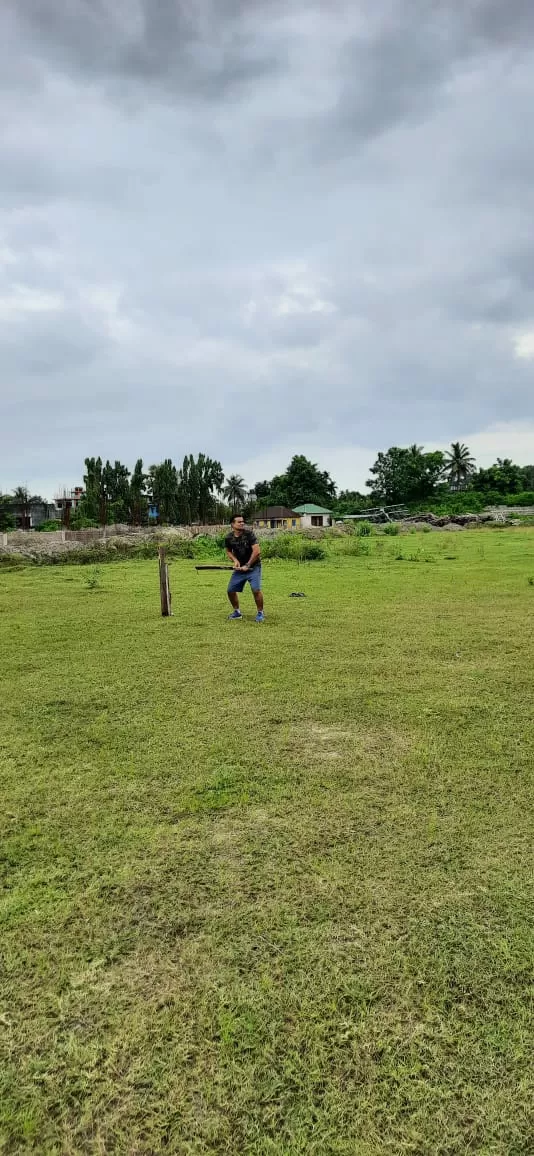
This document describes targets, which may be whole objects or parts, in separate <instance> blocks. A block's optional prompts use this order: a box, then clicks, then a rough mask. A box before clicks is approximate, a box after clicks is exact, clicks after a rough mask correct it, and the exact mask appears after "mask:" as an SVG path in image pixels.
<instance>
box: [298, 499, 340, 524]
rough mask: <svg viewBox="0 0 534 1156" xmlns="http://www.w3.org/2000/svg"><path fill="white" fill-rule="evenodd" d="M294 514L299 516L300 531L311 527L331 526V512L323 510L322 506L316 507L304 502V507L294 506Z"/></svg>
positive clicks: (311, 503)
mask: <svg viewBox="0 0 534 1156" xmlns="http://www.w3.org/2000/svg"><path fill="white" fill-rule="evenodd" d="M295 514H299V516H300V524H301V526H302V529H308V528H310V527H311V526H314V527H315V526H331V525H332V511H331V510H325V508H324V506H316V505H315V504H314V503H313V502H306V503H305V504H304V506H295Z"/></svg>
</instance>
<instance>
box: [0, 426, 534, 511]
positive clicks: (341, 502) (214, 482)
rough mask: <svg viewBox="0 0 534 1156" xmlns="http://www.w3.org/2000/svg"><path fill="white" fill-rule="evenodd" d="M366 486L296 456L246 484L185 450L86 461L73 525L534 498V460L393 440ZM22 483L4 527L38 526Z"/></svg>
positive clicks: (1, 502) (6, 502)
mask: <svg viewBox="0 0 534 1156" xmlns="http://www.w3.org/2000/svg"><path fill="white" fill-rule="evenodd" d="M370 474H371V476H370V478H369V479H368V481H367V482H366V489H367V490H368V491H369V492H368V493H367V494H362V493H360V492H359V491H357V490H338V488H337V486H336V484H335V482H334V481H333V479H332V478H331V476H330V474H329V473H327V471H325V470H321V469H320V468H319V466H318V465H317V464H316V463H314V462H311V461H309V459H308V458H306V457H305V456H304V455H303V454H296V455H295V456H294V457H293V458H292V459H291V461H290V463H289V465H288V466H287V469H286V470H285V472H284V473H283V474H276V475H275V476H274V477H273V478H270V479H264V480H263V481H258V482H256V484H255V486H253V487H252V489H247V486H246V484H245V481H244V479H243V478H242V477H241V476H240V475H237V474H232V475H230V476H229V477H227V478H225V475H224V472H223V467H222V465H221V463H220V462H219V461H216V460H214V459H213V458H211V457H209V456H208V455H207V454H198V456H197V457H196V458H195V457H194V456H193V455H192V454H189V455H186V456H185V457H184V459H183V461H182V464H181V466H176V465H175V464H174V463H173V461H172V460H171V458H166V459H165V461H163V462H160V463H159V464H158V465H152V466H149V467H148V469H146V470H145V468H144V466H143V461H142V459H141V458H139V459H138V460H137V462H136V463H135V466H134V468H133V470H132V471H130V470H129V469H128V467H127V466H125V465H123V463H122V462H120V461H117V460H116V461H115V462H114V463H111V462H110V461H106V462H105V463H104V462H103V461H102V458H100V457H92V458H89V457H88V458H86V459H85V473H84V475H83V484H84V495H83V498H82V500H81V502H80V504H79V506H78V508H77V509H76V510H75V511H73V512H72V514H71V516H70V525H71V526H72V528H76V527H80V528H82V527H84V526H97V525H105V524H109V523H113V522H127V523H129V524H132V525H144V524H146V523H147V522H148V521H150V520H151V519H153V520H157V521H159V522H162V523H167V524H175V525H190V524H193V523H199V522H201V523H213V522H223V521H226V520H227V519H228V518H229V517H230V516H231V514H232V513H233V512H235V511H236V510H240V511H242V512H243V513H244V515H245V517H247V518H251V517H253V516H254V514H255V513H256V512H257V511H258V510H259V509H261V508H262V507H266V506H285V507H287V508H289V509H294V507H295V506H299V505H303V504H304V503H306V502H310V503H314V504H316V505H319V506H323V507H325V508H326V509H329V510H331V511H332V513H333V515H334V516H338V517H342V516H344V515H346V514H355V513H360V512H365V510H366V509H370V508H372V507H373V506H376V505H405V506H407V507H408V508H413V507H414V506H417V505H424V504H425V503H426V504H428V503H429V502H434V503H435V504H444V503H445V504H446V503H447V502H449V503H450V502H451V501H458V500H460V499H463V500H464V501H471V502H472V503H473V505H474V506H476V507H477V508H481V506H482V505H483V504H484V503H486V504H498V503H499V500H501V499H504V498H510V496H511V495H518V496H519V495H524V496H525V498H526V497H528V495H529V494H530V496H531V498H532V502H533V504H534V465H529V466H518V465H516V464H515V463H514V462H512V461H511V460H510V459H509V458H497V461H496V462H495V463H494V465H492V466H490V467H489V468H486V469H484V468H480V469H478V468H477V465H476V462H475V459H474V458H473V457H472V455H471V453H470V452H469V448H468V447H467V446H466V445H464V444H462V443H461V442H453V443H452V445H451V447H450V449H449V450H447V451H445V452H442V451H441V450H432V451H430V452H428V451H425V449H424V447H423V446H419V445H415V444H414V445H411V446H407V447H402V446H391V447H390V449H388V450H387V451H385V452H380V453H379V454H378V456H377V458H376V461H375V463H374V465H373V466H372V467H371V470H370ZM42 501H43V499H42V498H40V497H39V496H38V495H30V493H29V491H28V490H27V489H26V488H25V487H24V486H18V487H17V489H16V490H15V491H14V492H13V493H12V494H10V495H7V494H4V495H2V494H0V530H9V529H12V528H13V527H14V526H15V516H16V515H18V519H19V521H21V522H22V525H28V526H29V524H30V512H31V508H32V505H35V504H37V503H42Z"/></svg>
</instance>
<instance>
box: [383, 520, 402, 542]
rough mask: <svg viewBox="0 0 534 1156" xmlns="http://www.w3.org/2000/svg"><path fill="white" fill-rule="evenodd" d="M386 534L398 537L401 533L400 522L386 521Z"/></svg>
mask: <svg viewBox="0 0 534 1156" xmlns="http://www.w3.org/2000/svg"><path fill="white" fill-rule="evenodd" d="M384 534H389V535H390V537H391V538H396V537H397V534H400V526H399V523H398V522H386V525H385V526H384Z"/></svg>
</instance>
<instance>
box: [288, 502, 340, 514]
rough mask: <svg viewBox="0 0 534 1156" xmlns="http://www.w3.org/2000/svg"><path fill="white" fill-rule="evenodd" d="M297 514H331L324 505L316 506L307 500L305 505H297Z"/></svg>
mask: <svg viewBox="0 0 534 1156" xmlns="http://www.w3.org/2000/svg"><path fill="white" fill-rule="evenodd" d="M295 513H296V514H331V513H332V511H331V510H326V509H325V507H324V506H316V505H314V503H313V502H306V503H305V505H304V506H295Z"/></svg>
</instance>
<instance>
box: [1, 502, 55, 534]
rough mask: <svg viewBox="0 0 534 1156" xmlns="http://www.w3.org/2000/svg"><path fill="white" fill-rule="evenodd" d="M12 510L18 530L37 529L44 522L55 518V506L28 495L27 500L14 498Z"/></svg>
mask: <svg viewBox="0 0 534 1156" xmlns="http://www.w3.org/2000/svg"><path fill="white" fill-rule="evenodd" d="M11 512H12V514H13V517H14V519H15V528H16V529H17V530H37V529H38V527H39V526H42V524H43V522H48V521H49V520H50V519H53V518H54V506H52V505H51V504H50V503H49V502H45V501H44V500H43V498H38V497H35V498H32V497H28V500H27V501H26V502H19V501H17V499H16V498H13V501H12V503H11Z"/></svg>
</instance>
